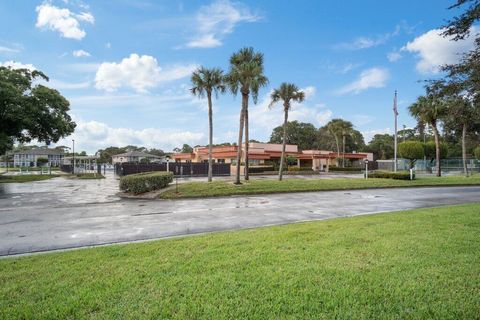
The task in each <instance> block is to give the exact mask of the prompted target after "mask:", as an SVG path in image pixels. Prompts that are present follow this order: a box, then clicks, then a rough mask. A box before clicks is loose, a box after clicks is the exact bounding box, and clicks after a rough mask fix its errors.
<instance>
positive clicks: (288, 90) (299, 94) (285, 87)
mask: <svg viewBox="0 0 480 320" xmlns="http://www.w3.org/2000/svg"><path fill="white" fill-rule="evenodd" d="M270 98H271V99H272V101H271V102H270V105H269V107H270V108H271V107H273V106H274V105H275V104H276V103H277V102H279V101H280V100H282V101H283V111H284V113H285V118H284V120H283V140H282V156H281V158H280V171H279V172H278V180H279V181H282V175H283V163H284V161H285V145H286V143H287V123H288V111H289V110H290V107H291V104H290V103H291V101H296V102H303V100H304V99H305V93H304V92H303V91H300V89H299V88H298V87H297V86H296V85H294V84H293V83H286V82H284V83H282V84H281V85H280V88H278V89H275V90H273V92H272V94H271V95H270Z"/></svg>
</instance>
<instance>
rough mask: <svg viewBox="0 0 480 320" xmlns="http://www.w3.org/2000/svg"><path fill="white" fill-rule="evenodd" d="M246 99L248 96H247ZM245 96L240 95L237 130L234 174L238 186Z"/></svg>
mask: <svg viewBox="0 0 480 320" xmlns="http://www.w3.org/2000/svg"><path fill="white" fill-rule="evenodd" d="M247 97H248V96H247ZM244 121H245V95H242V109H241V110H240V128H239V129H238V145H237V148H238V149H237V163H236V165H237V167H236V172H235V184H240V165H241V163H242V138H243V127H244V124H245V122H244Z"/></svg>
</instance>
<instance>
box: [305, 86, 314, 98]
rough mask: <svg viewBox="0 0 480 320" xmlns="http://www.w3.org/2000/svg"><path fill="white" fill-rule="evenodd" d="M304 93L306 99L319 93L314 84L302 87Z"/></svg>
mask: <svg viewBox="0 0 480 320" xmlns="http://www.w3.org/2000/svg"><path fill="white" fill-rule="evenodd" d="M302 91H303V93H304V94H305V99H309V98H311V97H313V96H314V95H315V93H317V88H315V87H314V86H308V87H306V88H303V89H302Z"/></svg>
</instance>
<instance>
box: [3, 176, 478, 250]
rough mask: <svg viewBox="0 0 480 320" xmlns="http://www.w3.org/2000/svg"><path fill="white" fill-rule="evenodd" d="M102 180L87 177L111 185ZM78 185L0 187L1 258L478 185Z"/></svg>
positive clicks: (396, 202) (431, 200)
mask: <svg viewBox="0 0 480 320" xmlns="http://www.w3.org/2000/svg"><path fill="white" fill-rule="evenodd" d="M107 180H108V179H105V180H103V181H97V182H91V183H96V184H98V185H97V188H99V189H100V190H101V188H102V187H103V188H106V189H105V190H107V189H108V188H111V190H115V188H114V187H113V185H114V184H113V183H111V182H108V181H107ZM75 182H77V181H75ZM41 183H44V184H41ZM41 183H40V182H39V183H35V186H37V189H38V188H39V189H40V190H45V188H44V189H42V187H41V186H46V185H48V183H52V182H43V181H42V182H41ZM70 183H71V182H70ZM82 183H83V182H80V184H76V183H75V188H77V189H76V190H77V191H76V192H75V193H72V192H70V193H69V192H65V191H58V192H59V195H58V197H57V200H56V201H53V200H52V201H47V200H43V201H42V199H47V198H49V197H51V194H50V193H46V192H44V191H40V192H34V191H33V189H35V188H32V184H29V185H30V187H29V188H28V185H27V184H23V185H17V187H14V190H13V191H12V190H11V189H10V191H9V192H5V191H4V192H3V195H2V194H1V193H0V256H6V255H14V254H24V253H33V252H40V251H49V250H57V249H68V248H77V247H85V246H94V245H102V244H110V243H120V242H130V241H139V240H148V239H157V238H165V237H172V236H184V235H191V234H197V233H204V232H214V231H222V230H236V229H245V228H254V227H261V226H269V225H279V224H286V223H294V222H299V221H310V220H323V219H330V218H336V217H348V216H355V215H361V214H369V213H374V212H385V211H396V210H403V209H413V208H423V207H434V206H440V205H450V204H460V203H472V202H479V201H480V187H478V186H477V187H437V188H415V189H413V188H403V189H375V190H355V191H330V192H307V193H291V194H275V195H261V196H239V197H231V198H216V199H194V200H169V201H161V200H121V199H119V198H117V197H115V196H114V195H112V194H110V195H102V196H98V195H97V196H95V195H89V194H87V193H86V194H85V195H82V192H86V191H85V190H84V189H82V188H83V187H82ZM39 185H40V187H38V186H39ZM15 188H20V189H15ZM22 188H24V189H22ZM42 192H44V194H43V197H42ZM39 193H40V195H39ZM110 193H111V192H110ZM79 199H83V201H80V200H79ZM85 199H86V200H85Z"/></svg>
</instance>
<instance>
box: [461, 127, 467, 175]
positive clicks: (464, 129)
mask: <svg viewBox="0 0 480 320" xmlns="http://www.w3.org/2000/svg"><path fill="white" fill-rule="evenodd" d="M466 136H467V124H466V123H464V124H463V127H462V162H463V172H464V173H465V176H467V177H468V168H467V147H466V146H465V139H466Z"/></svg>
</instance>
